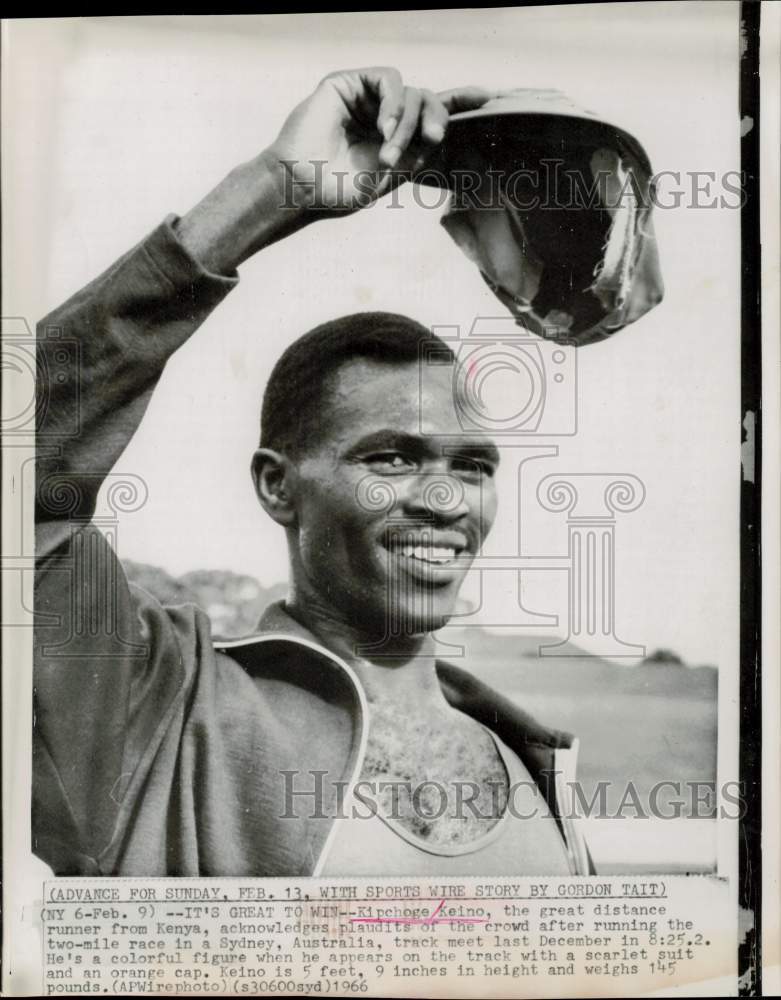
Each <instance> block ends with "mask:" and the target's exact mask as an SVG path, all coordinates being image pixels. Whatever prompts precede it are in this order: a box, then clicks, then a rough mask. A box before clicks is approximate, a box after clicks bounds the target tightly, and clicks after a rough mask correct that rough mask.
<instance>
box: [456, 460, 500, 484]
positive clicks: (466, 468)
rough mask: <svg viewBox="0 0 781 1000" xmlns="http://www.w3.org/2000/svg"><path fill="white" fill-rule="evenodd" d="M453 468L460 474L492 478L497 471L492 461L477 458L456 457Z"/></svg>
mask: <svg viewBox="0 0 781 1000" xmlns="http://www.w3.org/2000/svg"><path fill="white" fill-rule="evenodd" d="M452 469H453V472H455V473H456V474H457V475H460V476H473V477H475V478H476V477H478V476H479V477H481V478H482V477H483V476H485V477H486V478H488V479H490V478H492V477H493V474H494V472H495V471H496V470H495V469H494V467H493V465H492V464H491V462H483V461H481V460H480V459H477V458H454V459H453V462H452Z"/></svg>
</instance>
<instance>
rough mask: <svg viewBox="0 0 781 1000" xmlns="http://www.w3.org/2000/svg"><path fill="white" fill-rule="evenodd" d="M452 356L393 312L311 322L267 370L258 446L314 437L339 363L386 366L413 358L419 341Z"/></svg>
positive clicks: (287, 448) (301, 442)
mask: <svg viewBox="0 0 781 1000" xmlns="http://www.w3.org/2000/svg"><path fill="white" fill-rule="evenodd" d="M424 343H427V344H432V343H434V344H436V347H437V355H438V359H442V357H443V354H444V357H445V359H447V360H450V361H455V355H454V354H453V352H452V350H451V349H450V348H449V347H448V345H447V344H446V343H445V342H444V341H443V340H441V339H440V338H439V337H437V336H435V335H434V334H432V333H431V331H430V330H428V329H426V327H425V326H423V325H422V324H421V323H418V322H416V321H415V320H414V319H410V318H409V317H408V316H402V315H399V314H398V313H387V312H359V313H352V314H351V315H350V316H341V317H340V318H339V319H333V320H330V321H329V322H327V323H322V324H321V325H320V326H316V327H315V328H314V329H313V330H310V331H309V332H308V333H305V334H304V335H303V336H301V337H299V338H298V340H295V341H294V342H293V343H292V344H291V345H290V346H289V347H288V348H287V349H286V350H285V351H284V353H283V354H282V356H281V357H280V358H279V360H278V361H277V363H276V364H275V365H274V368H273V370H272V372H271V376H270V378H269V381H268V385H267V386H266V391H265V393H264V395H263V407H262V411H261V418H260V428H261V429H260V446H261V448H272V449H273V450H274V451H281V452H287V453H288V454H297V453H301V452H303V451H304V450H305V449H306V447H307V446H308V445H310V444H312V443H314V442H315V441H316V440H317V439H318V431H319V429H320V428H321V427H322V425H323V421H322V411H323V406H324V404H325V403H326V397H327V394H328V390H329V387H330V382H331V380H332V378H333V376H334V375H335V374H336V372H337V371H338V370H339V368H341V366H342V365H344V364H346V363H347V362H349V361H352V360H353V359H354V358H370V359H371V360H372V361H379V362H382V363H386V364H389V365H393V364H408V363H410V362H417V361H419V359H420V358H421V357H422V347H423V344H424Z"/></svg>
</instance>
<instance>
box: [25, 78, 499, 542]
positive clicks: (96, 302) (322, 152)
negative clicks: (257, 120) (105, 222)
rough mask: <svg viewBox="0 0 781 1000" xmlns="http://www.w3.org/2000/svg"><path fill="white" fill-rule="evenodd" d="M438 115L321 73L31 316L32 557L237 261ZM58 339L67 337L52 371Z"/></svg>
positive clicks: (398, 96)
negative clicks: (36, 393)
mask: <svg viewBox="0 0 781 1000" xmlns="http://www.w3.org/2000/svg"><path fill="white" fill-rule="evenodd" d="M486 96H487V95H486ZM482 99H483V100H484V99H485V98H484V97H483V98H482ZM480 100H481V98H480V97H478V98H476V99H475V101H476V102H479V101H480ZM447 117H448V112H447V110H446V108H445V105H444V104H443V103H442V101H440V99H439V98H438V97H436V96H435V95H434V94H432V93H431V92H428V91H421V90H417V89H415V88H410V87H405V86H404V84H403V83H402V80H401V77H400V76H399V74H398V72H397V71H395V70H392V69H385V68H375V69H365V70H352V71H345V72H340V73H334V74H331V75H330V76H328V77H326V78H325V79H324V80H323V81H322V82H321V84H320V85H319V86H318V88H317V89H316V90H315V92H314V93H313V94H312V95H311V96H310V97H308V98H307V99H306V100H305V101H303V102H302V103H301V104H300V105H298V107H296V108H295V109H294V110H293V112H292V113H291V114H290V116H289V117H288V119H287V121H286V122H285V125H284V126H283V128H282V131H281V132H280V135H279V136H278V138H277V139H276V140H275V142H274V143H273V144H272V145H271V146H270V147H268V148H267V149H266V150H265V151H264V152H262V153H261V154H260V155H259V156H257V157H256V158H254V159H253V160H250V161H249V162H247V163H244V164H241V165H240V166H238V167H236V168H235V169H234V170H232V171H231V173H230V174H229V175H228V176H227V177H226V178H225V179H224V180H223V181H222V182H221V183H220V184H219V185H218V186H217V187H216V188H215V189H214V190H213V191H211V192H210V193H209V194H208V195H207V196H206V197H205V198H204V199H203V201H201V202H200V203H199V204H198V205H196V206H195V208H193V209H192V210H191V211H190V212H188V213H187V214H186V215H184V216H183V217H182V218H181V219H177V218H176V217H173V216H172V217H171V218H169V219H168V220H166V222H165V223H163V224H162V225H161V226H159V227H158V229H157V230H155V231H154V232H153V233H152V234H151V235H150V236H149V237H147V239H145V240H144V241H143V242H142V243H140V244H139V245H138V246H137V247H135V248H134V249H133V250H131V251H130V252H129V253H128V254H126V255H125V256H124V257H123V258H121V259H120V260H119V261H117V262H116V263H115V264H114V265H113V266H112V267H111V268H109V269H108V270H107V271H106V272H105V273H104V274H102V275H101V276H100V277H98V278H97V279H96V280H95V281H93V282H92V283H91V284H90V285H88V286H87V287H86V288H85V289H83V290H82V291H81V292H79V293H77V294H76V295H74V296H73V297H72V298H71V299H70V300H69V301H68V302H66V303H65V304H64V305H63V306H61V307H60V308H59V309H57V310H55V311H54V312H53V313H51V314H50V315H49V316H47V317H46V318H45V319H44V320H42V321H41V323H40V324H39V386H40V389H41V397H42V398H43V399H45V401H46V405H45V406H42V407H40V408H39V424H38V433H39V443H40V448H39V457H38V463H37V494H36V496H37V501H38V502H37V506H36V513H37V521H38V524H39V525H40V530H39V547H38V553H39V556H40V557H43V558H45V556H46V554H47V552H50V551H52V546H53V544H54V545H56V539H57V537H58V536H59V535H60V532H59V531H57V530H54V532H53V537H49V536H50V535H51V532H49V533H48V534H47V531H46V529H45V528H44V527H43V526H44V525H45V524H46V523H47V522H55V523H56V522H61V521H62V520H63V519H64V518H66V517H77V518H79V519H81V518H83V517H85V516H86V517H88V516H89V515H90V514H91V512H92V509H93V507H94V503H95V497H96V495H97V491H98V488H99V486H100V482H101V480H102V479H103V478H104V477H105V475H106V474H107V473H108V471H109V470H110V468H111V467H112V465H113V464H114V462H115V461H116V459H117V458H118V457H119V455H120V454H121V452H122V450H123V449H124V447H125V446H126V445H127V443H128V441H129V440H130V438H131V437H132V435H133V433H134V432H135V430H136V428H137V426H138V423H139V421H140V420H141V417H142V416H143V413H144V411H145V409H146V406H147V404H148V401H149V398H150V396H151V393H152V391H153V389H154V387H155V385H156V383H157V380H158V378H159V376H160V374H161V372H162V370H163V367H164V366H165V363H166V361H167V359H168V358H169V357H170V356H171V354H172V353H173V352H174V351H175V350H176V349H177V348H178V347H179V346H181V345H182V344H183V343H184V342H185V341H186V340H187V339H188V338H189V337H190V335H191V334H192V333H193V332H194V331H195V330H196V329H197V328H198V326H199V325H200V324H201V323H202V322H203V320H204V319H205V318H206V317H207V316H208V314H209V313H210V312H211V310H212V309H213V308H214V307H215V306H216V305H217V304H218V303H219V302H220V300H221V299H222V298H223V297H224V296H225V295H226V294H227V292H228V291H230V289H231V288H232V287H233V285H234V284H235V283H236V281H237V276H236V268H237V267H238V265H239V264H241V263H242V262H243V261H244V260H246V259H247V258H248V257H250V256H251V255H252V254H254V253H256V252H257V251H259V250H261V249H262V248H263V247H264V246H267V245H268V244H270V243H273V242H275V241H276V240H279V239H281V238H283V237H284V236H286V235H288V234H289V233H291V232H293V231H295V230H297V229H299V228H301V227H302V226H304V225H306V224H308V223H309V222H311V221H314V220H316V219H318V218H322V217H324V216H326V215H339V214H347V213H350V212H353V211H355V210H357V209H359V208H362V207H365V206H367V205H369V204H371V203H372V202H373V201H374V200H376V199H377V198H378V197H380V196H381V195H382V194H384V193H385V192H386V191H388V190H389V189H390V187H391V185H392V184H393V183H397V182H398V177H399V176H400V174H399V173H397V174H396V177H395V179H394V177H393V176H392V174H391V171H392V170H393V169H395V170H396V171H400V172H401V173H403V172H404V171H409V170H411V169H414V167H415V166H419V165H421V164H422V162H423V161H424V160H425V155H426V153H427V152H428V151H429V150H430V149H431V148H432V147H433V146H435V145H437V144H438V143H439V142H440V141H441V139H442V137H443V135H444V132H445V127H446V124H447ZM63 339H64V340H70V341H73V342H75V343H77V344H78V349H77V354H76V356H74V358H73V359H72V360H71V362H70V364H69V366H68V367H66V368H65V369H63V366H62V364H58V362H57V359H56V355H57V353H58V351H59V348H60V346H61V341H62V340H63ZM58 341H60V343H58ZM54 372H56V373H57V378H56V379H55V378H53V377H51V376H52V373H54Z"/></svg>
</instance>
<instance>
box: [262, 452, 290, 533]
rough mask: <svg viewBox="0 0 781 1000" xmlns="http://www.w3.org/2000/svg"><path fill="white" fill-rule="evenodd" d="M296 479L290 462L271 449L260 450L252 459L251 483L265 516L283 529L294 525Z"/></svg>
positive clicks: (284, 456)
mask: <svg viewBox="0 0 781 1000" xmlns="http://www.w3.org/2000/svg"><path fill="white" fill-rule="evenodd" d="M294 478H295V472H294V469H293V467H292V465H291V463H290V459H289V458H288V457H287V456H286V455H282V454H280V452H278V451H272V450H271V449H270V448H258V449H257V451H256V452H255V454H254V455H253V456H252V481H253V483H254V484H255V492H256V493H257V495H258V500H260V502H261V504H262V505H263V509H264V510H265V511H266V513H267V514H268V515H269V516H270V517H272V518H273V519H274V520H275V521H276V522H277V524H281V525H282V527H283V528H290V527H292V526H293V524H295V520H296V510H295V505H294V504H293V497H292V483H291V481H292V480H293V479H294Z"/></svg>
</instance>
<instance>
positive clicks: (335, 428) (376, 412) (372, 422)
mask: <svg viewBox="0 0 781 1000" xmlns="http://www.w3.org/2000/svg"><path fill="white" fill-rule="evenodd" d="M424 383H425V384H424V385H423V386H421V380H420V378H419V369H418V364H417V362H412V363H402V364H382V363H378V362H375V361H372V360H369V359H362V358H358V359H355V360H353V361H350V362H348V363H347V364H345V365H343V366H342V367H341V368H340V369H339V370H338V371H337V372H336V373H335V375H334V376H332V378H331V380H330V382H329V390H328V392H327V394H326V402H325V405H324V406H323V415H322V421H323V423H322V426H321V430H320V435H319V437H318V442H317V443H316V444H315V445H313V446H312V447H311V448H309V449H308V451H307V452H306V454H305V455H304V456H303V457H302V458H300V459H299V461H298V462H297V463H296V467H297V487H296V511H297V536H296V541H295V544H296V545H297V553H296V556H295V557H294V572H295V573H296V574H297V577H298V578H297V579H296V585H297V590H298V591H299V592H303V593H309V594H313V593H314V595H316V597H317V599H318V602H319V603H320V604H321V606H322V604H325V605H326V607H328V608H330V609H333V611H334V615H335V617H336V618H337V619H338V620H341V621H346V622H348V623H349V624H350V625H352V627H354V628H356V627H357V628H359V629H361V630H366V631H367V632H371V633H373V634H377V633H378V632H380V633H381V634H383V635H386V634H387V636H388V637H390V636H391V635H399V634H402V635H404V634H406V635H409V634H419V633H422V632H429V631H432V630H433V629H436V628H439V627H441V626H442V625H443V624H444V623H445V622H446V621H447V619H448V618H449V617H450V615H451V614H452V613H453V609H454V606H455V602H456V598H457V596H458V591H459V588H460V586H461V583H462V581H463V578H464V576H465V574H466V572H467V570H468V568H469V565H470V564H471V562H472V560H473V558H474V556H475V554H476V553H477V552H478V550H479V549H480V546H481V544H482V541H483V539H484V537H485V536H486V534H487V533H488V531H489V530H490V527H491V525H492V523H493V520H494V515H495V513H496V490H495V483H494V473H495V470H496V467H497V465H498V458H499V456H498V453H497V450H496V448H495V446H494V445H493V443H492V442H491V441H490V440H489V439H487V438H486V437H485V436H482V435H472V436H470V435H469V434H465V433H463V432H461V431H460V428H459V427H458V424H457V421H456V419H455V411H454V407H453V368H452V367H451V366H449V365H445V366H442V367H434V368H427V369H426V375H425V380H424ZM421 414H423V415H424V416H423V418H421ZM302 577H303V578H302ZM383 630H387V631H386V632H383Z"/></svg>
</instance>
